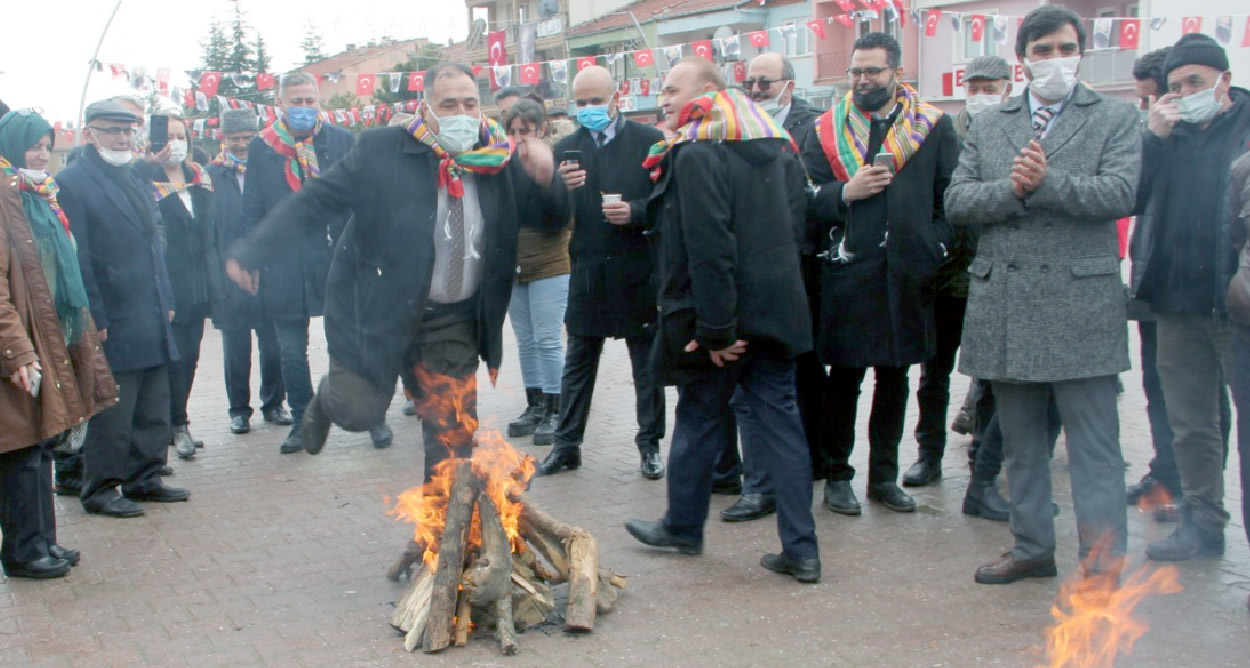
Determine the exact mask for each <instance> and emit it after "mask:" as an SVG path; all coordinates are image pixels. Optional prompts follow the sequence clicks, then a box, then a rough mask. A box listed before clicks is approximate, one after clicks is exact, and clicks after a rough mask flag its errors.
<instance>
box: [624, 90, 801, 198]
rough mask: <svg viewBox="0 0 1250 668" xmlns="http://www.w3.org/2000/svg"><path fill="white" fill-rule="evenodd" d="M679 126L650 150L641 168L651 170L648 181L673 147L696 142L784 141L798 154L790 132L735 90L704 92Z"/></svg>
mask: <svg viewBox="0 0 1250 668" xmlns="http://www.w3.org/2000/svg"><path fill="white" fill-rule="evenodd" d="M678 118H679V119H680V122H681V127H680V128H678V130H677V134H676V135H675V136H673V138H672V139H665V140H664V141H662V142H658V143H656V144H655V145H654V146H652V147H651V150H650V151H649V152H648V154H647V158H646V159H645V160H643V162H642V166H643V167H644V168H646V169H650V170H651V180H652V181H658V180H659V178H660V176H661V174H662V173H663V168H662V166H661V164H660V163H662V162H663V161H664V157H665V156H667V155H668V153H669V151H671V150H673V147H674V146H677V145H678V144H681V143H684V142H691V141H700V140H705V141H706V140H712V139H715V140H719V141H750V140H752V139H785V140H786V141H787V142H788V143H789V144H790V148H791V149H792V150H793V151H794V152H795V153H798V152H799V148H798V146H796V145H795V143H794V139H793V138H792V137H790V133H789V132H786V130H785V128H783V127H781V124H780V123H778V122H777V119H775V118H773V117H772V114H769V113H768V112H766V111H764V110H763V109H761V108H760V106H759V105H757V104H755V103H754V102H752V101H751V98H750V97H747V94H746V93H744V92H742V91H741V90H738V89H736V88H727V89H725V90H722V91H715V92H709V93H704V94H703V95H700V96H699V97H696V98H695V99H693V100H691V101H690V102H689V103H688V104H687V105H686V106H685V107H683V108H682V110H681V114H680V116H679V117H678Z"/></svg>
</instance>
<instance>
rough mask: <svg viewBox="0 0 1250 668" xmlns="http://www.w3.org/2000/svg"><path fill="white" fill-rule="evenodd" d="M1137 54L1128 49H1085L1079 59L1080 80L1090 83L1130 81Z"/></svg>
mask: <svg viewBox="0 0 1250 668" xmlns="http://www.w3.org/2000/svg"><path fill="white" fill-rule="evenodd" d="M1137 55H1138V54H1137V52H1136V51H1133V50H1128V49H1104V50H1101V51H1086V52H1085V57H1084V58H1083V59H1082V60H1081V80H1082V81H1085V82H1086V83H1091V84H1113V83H1127V82H1131V81H1133V62H1134V61H1136V60H1137Z"/></svg>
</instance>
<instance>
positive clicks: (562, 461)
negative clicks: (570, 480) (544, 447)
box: [535, 445, 582, 475]
mask: <svg viewBox="0 0 1250 668" xmlns="http://www.w3.org/2000/svg"><path fill="white" fill-rule="evenodd" d="M581 465H582V449H581V448H580V447H578V446H575V445H574V446H567V445H566V446H563V447H561V446H558V445H557V446H556V447H554V448H552V450H551V452H549V453H547V458H546V459H544V460H543V461H542V463H540V464H539V465H538V468H537V469H536V470H535V473H537V474H538V475H552V474H555V473H559V472H560V471H563V470H565V469H568V470H570V471H575V470H577V467H579V466H581Z"/></svg>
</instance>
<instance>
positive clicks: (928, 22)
mask: <svg viewBox="0 0 1250 668" xmlns="http://www.w3.org/2000/svg"><path fill="white" fill-rule="evenodd" d="M941 19H942V10H940V9H930V10H929V11H927V12H925V14H924V35H925V37H933V36H934V35H936V34H937V27H938V21H940V20H941Z"/></svg>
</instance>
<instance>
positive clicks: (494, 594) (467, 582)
mask: <svg viewBox="0 0 1250 668" xmlns="http://www.w3.org/2000/svg"><path fill="white" fill-rule="evenodd" d="M477 515H478V521H479V525H480V526H481V530H482V552H481V555H480V556H479V557H478V560H477V563H476V564H474V565H473V568H471V569H469V570H468V571H466V572H465V576H464V596H463V598H467V599H468V601H469V602H470V603H472V604H473V605H482V606H485V605H488V604H490V603H492V602H494V601H497V600H499V599H501V598H504V597H505V596H509V595H510V594H511V593H512V571H513V569H514V568H515V566H514V564H513V563H512V562H513V560H512V545H511V542H510V541H509V540H508V533H507V531H505V530H504V528H503V520H502V519H501V518H500V515H499V509H498V508H496V507H495V502H494V501H492V500H491V499H490V497H488V496H486V495H485V494H483V495H481V496H479V497H478V500H477Z"/></svg>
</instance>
